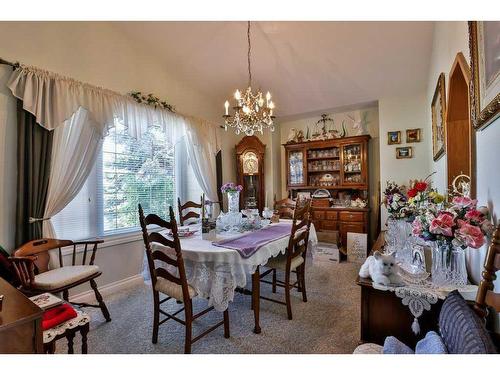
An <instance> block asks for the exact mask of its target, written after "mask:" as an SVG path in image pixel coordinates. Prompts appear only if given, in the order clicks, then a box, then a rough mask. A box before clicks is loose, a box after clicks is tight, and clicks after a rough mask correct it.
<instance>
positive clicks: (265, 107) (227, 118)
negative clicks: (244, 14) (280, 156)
mask: <svg viewBox="0 0 500 375" xmlns="http://www.w3.org/2000/svg"><path fill="white" fill-rule="evenodd" d="M247 37H248V87H247V89H246V90H245V91H243V93H242V92H240V90H236V91H235V92H234V99H235V101H236V105H235V106H234V107H233V109H234V114H233V115H230V114H229V101H228V100H226V102H225V103H224V107H225V110H226V111H225V114H224V116H222V117H223V118H224V129H225V130H227V128H228V127H230V128H234V131H235V132H236V134H240V133H245V134H246V135H249V136H250V135H253V134H254V133H255V132H260V133H261V134H264V132H263V129H269V130H270V131H272V132H273V131H274V121H273V120H274V118H275V116H273V110H274V102H273V101H272V100H271V93H270V92H269V91H268V92H267V94H266V96H265V97H264V95H263V94H262V92H261V91H260V90H257V92H256V93H255V94H254V93H253V92H252V70H251V64H250V58H251V50H252V45H251V42H250V21H248V30H247Z"/></svg>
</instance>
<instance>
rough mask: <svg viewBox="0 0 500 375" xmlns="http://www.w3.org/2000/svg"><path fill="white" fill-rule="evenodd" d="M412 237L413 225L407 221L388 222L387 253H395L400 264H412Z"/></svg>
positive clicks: (395, 220)
mask: <svg viewBox="0 0 500 375" xmlns="http://www.w3.org/2000/svg"><path fill="white" fill-rule="evenodd" d="M413 240H414V238H413V237H412V231H411V224H410V223H409V222H408V221H406V220H405V219H389V220H388V221H387V238H386V241H387V251H388V252H389V253H393V254H394V256H395V258H396V260H397V261H398V262H399V263H406V264H410V263H411V253H412V251H411V248H412V245H413V242H414V241H413Z"/></svg>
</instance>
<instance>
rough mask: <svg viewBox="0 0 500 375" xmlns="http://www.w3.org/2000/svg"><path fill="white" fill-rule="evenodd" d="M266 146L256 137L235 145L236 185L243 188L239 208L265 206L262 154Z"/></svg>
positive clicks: (247, 138) (261, 207)
mask: <svg viewBox="0 0 500 375" xmlns="http://www.w3.org/2000/svg"><path fill="white" fill-rule="evenodd" d="M265 151H266V145H265V144H263V143H262V142H261V141H260V140H259V138H257V137H256V136H254V135H253V136H251V137H244V138H243V139H242V140H241V141H240V142H239V143H238V144H237V145H236V166H237V167H236V168H237V176H238V184H240V185H241V186H243V191H242V192H241V194H240V208H242V209H243V208H258V209H259V211H260V212H262V210H263V209H264V206H265V202H264V200H265V190H264V153H265Z"/></svg>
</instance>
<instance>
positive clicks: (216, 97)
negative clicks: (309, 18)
mask: <svg viewBox="0 0 500 375" xmlns="http://www.w3.org/2000/svg"><path fill="white" fill-rule="evenodd" d="M114 26H115V27H116V28H118V29H119V30H120V31H121V32H124V33H125V34H126V35H127V37H128V38H129V39H131V40H132V41H133V42H135V43H140V44H141V45H142V46H143V47H144V48H147V49H148V50H149V51H151V52H152V53H154V54H156V55H157V57H158V58H159V59H160V60H161V61H162V62H163V63H164V64H165V68H166V69H168V70H169V71H171V72H175V74H176V75H177V76H178V77H179V78H180V79H182V80H183V81H184V82H186V83H187V84H188V85H190V86H192V87H193V88H195V89H197V90H199V91H200V92H202V93H204V94H206V95H207V96H208V97H209V98H210V100H212V101H213V105H214V106H220V109H221V113H222V111H223V103H224V101H225V99H226V98H229V97H231V95H232V93H233V92H234V90H235V89H236V88H240V89H244V88H246V85H247V80H248V78H247V60H246V59H247V39H246V38H247V36H246V27H247V25H246V22H243V21H242V22H215V21H214V22H118V23H114ZM432 32H433V23H432V22H253V23H252V76H253V86H254V87H260V88H262V90H264V91H267V90H269V91H271V93H272V94H273V98H274V100H275V102H276V106H277V110H276V113H277V114H278V115H279V116H282V117H292V116H294V115H297V114H302V113H310V112H315V111H322V110H329V109H334V108H338V107H343V106H349V105H353V104H357V103H366V102H372V101H376V100H378V99H379V98H382V97H387V96H394V95H404V94H411V93H414V92H421V91H422V90H425V86H426V82H427V74H428V65H429V61H430V58H431V56H430V54H431V47H432Z"/></svg>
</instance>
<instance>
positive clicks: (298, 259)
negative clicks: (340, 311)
mask: <svg viewBox="0 0 500 375" xmlns="http://www.w3.org/2000/svg"><path fill="white" fill-rule="evenodd" d="M310 228H311V200H308V201H306V202H305V203H304V205H303V206H302V207H299V208H296V209H295V211H294V215H293V222H292V229H291V233H290V239H289V240H288V246H287V247H286V252H285V254H284V255H278V256H276V257H273V258H271V259H269V261H268V262H267V264H266V265H265V267H267V268H269V269H268V270H266V271H265V272H264V273H262V274H261V275H260V281H261V282H264V283H267V284H272V291H273V293H276V287H277V286H279V287H282V288H284V289H285V302H283V301H278V300H275V299H272V298H268V297H265V296H260V298H262V299H264V300H267V301H271V302H276V303H279V304H282V305H286V309H287V315H288V319H290V320H291V319H292V304H291V300H290V290H291V289H293V288H295V287H296V288H297V290H298V291H299V292H302V300H303V301H304V302H307V294H306V284H305V270H306V267H305V266H306V255H307V246H308V242H309V230H310ZM277 270H280V271H282V272H284V276H285V280H284V281H281V280H278V279H277V277H276V271H277ZM292 272H295V273H296V274H297V281H296V282H295V283H293V284H291V281H290V278H291V274H292ZM270 273H272V281H268V280H264V277H266V276H267V275H269V274H270Z"/></svg>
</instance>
